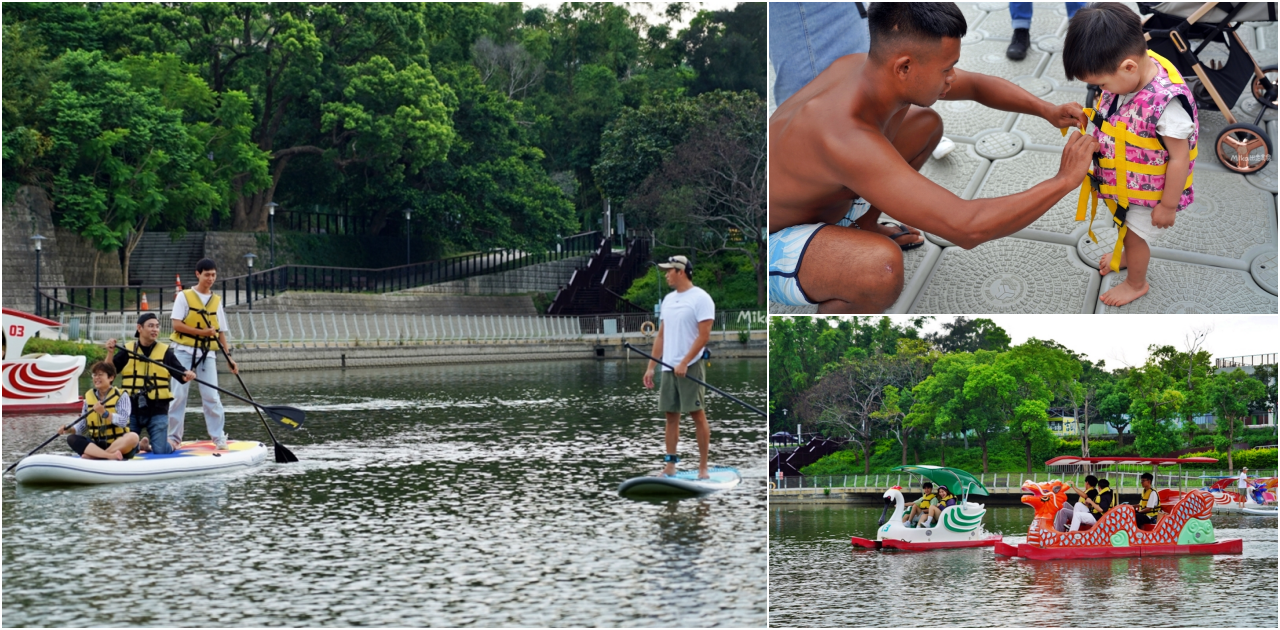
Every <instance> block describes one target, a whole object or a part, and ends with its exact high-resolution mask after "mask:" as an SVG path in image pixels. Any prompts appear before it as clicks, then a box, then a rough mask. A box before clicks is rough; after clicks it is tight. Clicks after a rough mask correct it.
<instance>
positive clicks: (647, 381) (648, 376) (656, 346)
mask: <svg viewBox="0 0 1280 630" xmlns="http://www.w3.org/2000/svg"><path fill="white" fill-rule="evenodd" d="M662 332H663V322H662V320H661V319H659V320H658V334H656V335H654V337H653V348H652V349H651V350H649V354H650V355H652V356H655V357H661V356H662ZM657 365H658V362H657V361H654V360H653V359H649V366H648V367H647V368H645V371H644V386H645V387H647V388H649V389H653V368H654V367H655V366H657Z"/></svg>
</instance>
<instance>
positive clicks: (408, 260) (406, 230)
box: [404, 208, 413, 265]
mask: <svg viewBox="0 0 1280 630" xmlns="http://www.w3.org/2000/svg"><path fill="white" fill-rule="evenodd" d="M412 214H413V211H412V210H410V209H408V208H405V209H404V264H406V265H408V264H410V263H411V262H412V261H413V259H412V258H411V257H410V256H409V236H410V231H409V217H410V216H412Z"/></svg>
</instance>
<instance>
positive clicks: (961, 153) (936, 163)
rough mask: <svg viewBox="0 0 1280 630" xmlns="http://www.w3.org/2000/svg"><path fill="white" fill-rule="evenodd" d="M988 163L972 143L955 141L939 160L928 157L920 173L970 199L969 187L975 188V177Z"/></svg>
mask: <svg viewBox="0 0 1280 630" xmlns="http://www.w3.org/2000/svg"><path fill="white" fill-rule="evenodd" d="M988 164H990V161H989V160H986V159H984V158H982V157H981V156H979V155H978V154H977V153H976V152H975V151H974V150H973V145H971V144H965V143H957V144H956V148H955V149H954V150H952V151H951V153H948V154H947V156H946V157H944V158H942V159H941V160H935V159H933V158H932V157H930V158H929V160H928V161H926V162H925V163H924V166H923V167H921V168H920V174H921V175H924V176H925V177H927V178H929V180H930V181H932V182H934V183H936V184H938V185H940V186H942V187H943V188H946V189H947V190H950V191H951V192H953V193H955V194H956V195H957V196H959V197H961V198H963V199H972V198H973V196H972V192H971V191H970V189H971V188H972V189H973V190H977V179H978V177H980V176H981V174H980V173H982V172H985V171H986V168H987V165H988Z"/></svg>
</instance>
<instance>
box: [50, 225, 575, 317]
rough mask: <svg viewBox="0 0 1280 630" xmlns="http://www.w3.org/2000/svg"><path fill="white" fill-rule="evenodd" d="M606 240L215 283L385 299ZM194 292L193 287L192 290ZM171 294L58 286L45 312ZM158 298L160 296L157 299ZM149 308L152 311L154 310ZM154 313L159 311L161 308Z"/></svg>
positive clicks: (115, 305) (235, 297) (296, 269)
mask: <svg viewBox="0 0 1280 630" xmlns="http://www.w3.org/2000/svg"><path fill="white" fill-rule="evenodd" d="M599 240H600V233H599V232H586V233H583V234H577V235H574V236H570V237H568V238H566V239H564V242H563V244H562V245H561V246H560V247H558V248H557V249H556V250H555V251H546V252H539V253H532V254H531V253H525V252H522V251H519V250H513V249H503V250H494V251H489V252H475V253H470V254H462V255H460V256H452V257H450V258H443V259H440V260H432V261H427V262H420V263H413V264H411V265H400V266H398V267H385V268H382V269H362V268H356V267H321V266H317V265H283V266H280V267H274V268H271V269H264V270H262V271H255V272H253V273H251V274H247V275H243V276H235V277H232V278H226V279H220V280H217V281H215V282H214V285H213V290H214V293H216V294H218V295H221V296H222V303H223V304H224V305H226V306H238V305H240V304H246V305H248V307H249V308H250V309H252V308H253V302H254V301H255V300H261V299H263V298H267V297H272V296H275V295H278V294H280V293H282V292H284V291H322V292H333V293H385V292H388V291H400V290H403V289H410V288H413V287H419V286H424V285H429V284H436V283H438V282H447V281H450V280H463V279H466V278H470V277H474V276H480V275H488V274H493V273H500V272H503V271H511V270H514V269H520V268H523V267H528V266H531V265H537V264H541V263H545V262H551V261H555V260H562V259H565V258H572V257H575V256H584V255H588V254H592V253H593V250H594V249H595V247H594V245H595V244H596V243H598V242H599ZM187 288H189V287H187ZM166 291H167V292H168V295H169V296H170V297H172V296H173V292H174V287H171V286H170V287H165V286H127V287H125V286H53V287H40V291H39V293H38V299H39V300H40V304H39V305H38V308H40V312H42V313H43V314H44V316H45V317H57V316H58V315H59V314H61V313H62V312H63V311H66V310H80V311H98V312H126V311H140V310H142V297H143V294H144V293H146V294H147V298H148V300H150V299H151V298H152V296H153V295H154V296H155V299H156V300H157V301H156V302H155V307H159V305H161V304H164V303H165V300H164V297H165V294H166ZM153 292H154V293H153ZM150 305H151V304H150V302H148V306H150ZM155 307H153V309H154V308H155Z"/></svg>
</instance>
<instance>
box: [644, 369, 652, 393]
mask: <svg viewBox="0 0 1280 630" xmlns="http://www.w3.org/2000/svg"><path fill="white" fill-rule="evenodd" d="M644 388H645V389H653V368H649V369H647V370H645V371H644Z"/></svg>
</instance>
